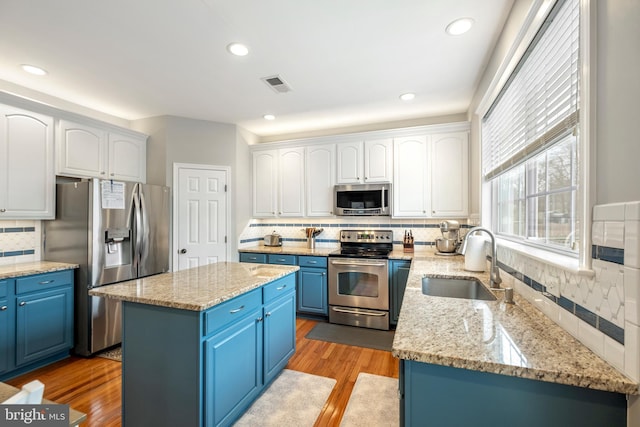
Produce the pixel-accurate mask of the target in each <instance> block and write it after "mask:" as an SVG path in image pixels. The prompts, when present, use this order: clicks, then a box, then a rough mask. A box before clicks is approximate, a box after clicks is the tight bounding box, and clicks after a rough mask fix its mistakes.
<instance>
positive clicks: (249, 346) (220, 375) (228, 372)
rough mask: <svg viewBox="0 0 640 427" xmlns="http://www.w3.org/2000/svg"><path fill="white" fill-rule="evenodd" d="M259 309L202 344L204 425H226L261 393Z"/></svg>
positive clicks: (260, 322)
mask: <svg viewBox="0 0 640 427" xmlns="http://www.w3.org/2000/svg"><path fill="white" fill-rule="evenodd" d="M261 314H262V308H260V309H258V310H254V311H253V312H251V313H250V314H248V315H247V316H246V317H245V318H244V319H243V320H239V321H238V322H236V323H234V324H233V325H232V326H230V327H228V328H227V329H225V330H223V331H222V332H220V333H218V334H216V335H214V336H213V337H211V338H209V339H207V340H206V341H205V343H204V357H205V362H204V369H205V390H204V401H205V425H207V426H218V425H221V424H224V425H230V421H231V420H233V419H235V418H236V417H238V416H239V415H240V414H241V413H242V412H243V411H244V409H246V407H247V406H248V405H249V404H250V403H251V401H252V400H253V399H254V398H255V397H257V396H258V394H259V393H260V391H261V390H262V339H263V338H262V337H263V332H262V321H261V319H262V316H261Z"/></svg>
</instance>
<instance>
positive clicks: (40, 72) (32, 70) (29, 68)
mask: <svg viewBox="0 0 640 427" xmlns="http://www.w3.org/2000/svg"><path fill="white" fill-rule="evenodd" d="M21 67H22V69H23V70H24V71H26V72H27V73H29V74H33V75H36V76H44V75H45V74H47V71H46V70H44V69H42V68H40V67H36V66H35V65H29V64H22V65H21Z"/></svg>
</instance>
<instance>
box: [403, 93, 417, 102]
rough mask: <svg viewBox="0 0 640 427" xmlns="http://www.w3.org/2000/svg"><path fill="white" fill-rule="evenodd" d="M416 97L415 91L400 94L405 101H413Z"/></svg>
mask: <svg viewBox="0 0 640 427" xmlns="http://www.w3.org/2000/svg"><path fill="white" fill-rule="evenodd" d="M415 97H416V94H415V93H403V94H402V95H400V99H402V100H403V101H411V100H412V99H413V98H415Z"/></svg>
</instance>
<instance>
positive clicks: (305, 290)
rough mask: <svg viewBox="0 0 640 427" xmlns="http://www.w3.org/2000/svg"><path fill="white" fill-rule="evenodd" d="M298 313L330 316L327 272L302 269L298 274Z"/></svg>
mask: <svg viewBox="0 0 640 427" xmlns="http://www.w3.org/2000/svg"><path fill="white" fill-rule="evenodd" d="M298 311H299V312H302V313H313V314H322V315H324V316H326V315H328V314H329V310H328V306H327V270H325V269H322V268H301V269H300V270H299V272H298Z"/></svg>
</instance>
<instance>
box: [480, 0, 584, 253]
mask: <svg viewBox="0 0 640 427" xmlns="http://www.w3.org/2000/svg"><path fill="white" fill-rule="evenodd" d="M578 54H579V0H558V1H557V2H556V4H555V5H554V6H553V8H552V9H551V11H550V12H549V15H548V16H547V18H546V19H545V21H544V23H543V25H542V27H541V28H540V30H539V31H538V33H537V34H536V36H535V37H534V39H533V41H532V42H531V44H530V45H529V47H528V49H527V51H526V52H525V54H524V55H523V57H522V59H521V60H520V62H519V63H518V65H517V66H516V68H515V70H514V71H513V73H512V74H511V76H510V77H509V79H508V80H507V82H506V84H505V85H504V87H503V88H502V90H501V91H500V93H499V94H498V96H497V97H496V100H495V101H494V102H493V104H492V105H491V107H490V108H489V110H488V112H487V113H486V114H485V115H484V117H483V120H482V172H483V176H484V180H485V182H487V183H489V184H490V186H489V187H490V188H491V206H492V209H491V211H492V222H493V224H492V225H493V229H494V230H496V232H497V233H498V235H500V236H501V237H504V238H509V239H514V240H518V241H522V242H526V243H528V244H533V245H538V246H542V247H544V248H546V249H552V250H560V251H566V252H575V251H576V249H577V245H576V243H577V241H578V239H579V236H578V234H579V233H578V232H577V231H576V224H577V222H578V218H577V214H576V212H577V207H576V205H577V200H576V199H577V188H578V182H577V177H578V154H577V153H578V144H579V138H578V137H577V136H576V134H577V126H578V121H579V110H578V105H579V75H580V74H579V73H580V69H579V57H578Z"/></svg>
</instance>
